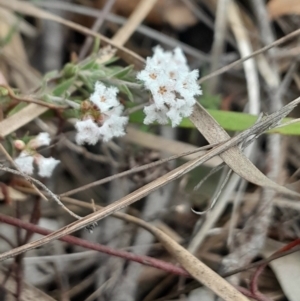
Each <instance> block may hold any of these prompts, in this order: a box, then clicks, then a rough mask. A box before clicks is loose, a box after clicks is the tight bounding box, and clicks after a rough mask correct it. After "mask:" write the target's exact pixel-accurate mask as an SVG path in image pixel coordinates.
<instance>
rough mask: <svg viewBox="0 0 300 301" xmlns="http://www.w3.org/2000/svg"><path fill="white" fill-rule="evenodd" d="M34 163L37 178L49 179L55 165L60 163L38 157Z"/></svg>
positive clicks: (52, 159)
mask: <svg viewBox="0 0 300 301" xmlns="http://www.w3.org/2000/svg"><path fill="white" fill-rule="evenodd" d="M36 163H37V165H38V168H39V172H38V174H39V176H40V177H44V178H49V177H51V175H52V173H53V170H54V168H55V167H56V166H57V164H59V163H60V161H59V160H56V159H54V158H52V157H50V158H45V157H43V156H41V155H39V156H38V157H37V158H36Z"/></svg>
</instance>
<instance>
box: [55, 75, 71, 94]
mask: <svg viewBox="0 0 300 301" xmlns="http://www.w3.org/2000/svg"><path fill="white" fill-rule="evenodd" d="M74 82H75V77H71V78H69V79H67V80H64V81H63V82H62V83H61V84H58V85H57V86H56V87H55V89H54V90H53V91H52V94H53V95H54V96H62V95H63V94H64V93H65V92H67V91H68V89H69V88H70V87H71V86H72V85H73V84H74Z"/></svg>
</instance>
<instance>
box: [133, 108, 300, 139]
mask: <svg viewBox="0 0 300 301" xmlns="http://www.w3.org/2000/svg"><path fill="white" fill-rule="evenodd" d="M207 111H208V112H209V113H210V114H211V115H212V117H214V118H215V119H216V121H217V122H218V123H219V124H220V126H222V127H223V128H224V129H225V130H227V131H237V132H239V131H244V130H246V129H248V128H249V127H251V126H252V125H253V124H254V123H255V121H256V120H257V116H254V115H250V114H246V113H240V112H230V111H219V110H210V109H208V110H207ZM144 118H145V115H144V113H143V112H142V111H138V112H135V113H133V114H131V115H130V121H131V122H133V123H143V120H144ZM291 120H293V118H284V119H283V121H282V123H285V122H288V121H291ZM180 127H183V128H193V127H194V125H193V124H192V122H191V121H190V120H189V119H188V118H184V119H183V120H182V122H181V124H180ZM268 133H279V134H282V135H297V136H299V135H300V124H299V123H294V124H290V125H287V126H285V127H282V128H278V129H273V130H270V131H269V132H268Z"/></svg>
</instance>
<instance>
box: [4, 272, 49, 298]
mask: <svg viewBox="0 0 300 301" xmlns="http://www.w3.org/2000/svg"><path fill="white" fill-rule="evenodd" d="M0 281H1V283H5V284H4V285H3V286H4V289H5V291H6V292H8V293H10V294H11V295H12V296H14V295H15V292H16V279H15V278H14V277H9V278H8V279H7V275H6V273H4V272H3V271H0ZM22 286H23V289H22V295H21V298H20V299H19V300H20V301H30V300H40V301H55V299H53V298H51V297H50V296H48V295H46V294H45V293H43V292H42V291H41V290H39V289H37V288H35V287H34V286H32V285H30V284H28V283H26V282H23V284H22ZM2 296H3V295H2ZM2 296H1V297H2ZM3 297H4V298H5V296H3ZM3 300H4V299H3ZM5 300H14V298H12V299H10V298H9V296H7V299H6V298H5Z"/></svg>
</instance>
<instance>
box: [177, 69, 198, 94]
mask: <svg viewBox="0 0 300 301" xmlns="http://www.w3.org/2000/svg"><path fill="white" fill-rule="evenodd" d="M198 76H199V72H198V70H193V71H191V72H187V73H182V74H181V75H180V76H179V77H178V80H177V81H176V92H178V93H179V94H180V95H181V96H182V97H184V98H186V99H193V98H194V96H195V95H202V91H201V89H200V87H199V85H198V83H197V78H198Z"/></svg>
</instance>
